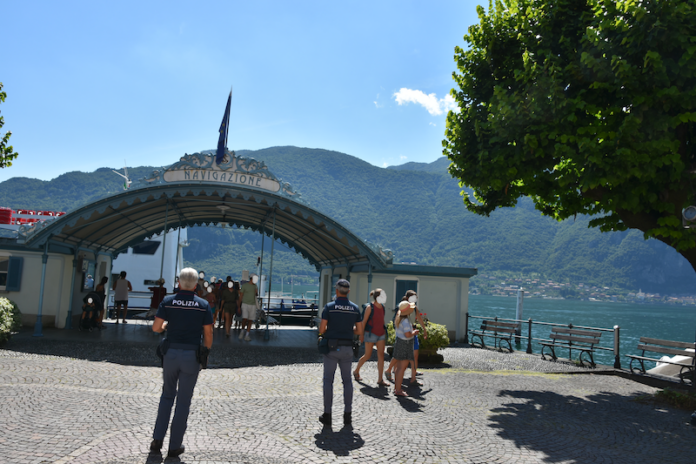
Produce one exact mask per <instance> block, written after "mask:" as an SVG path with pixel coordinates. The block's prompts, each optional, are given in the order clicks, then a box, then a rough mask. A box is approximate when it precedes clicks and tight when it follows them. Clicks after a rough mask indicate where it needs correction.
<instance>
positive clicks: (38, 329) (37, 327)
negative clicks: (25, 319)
mask: <svg viewBox="0 0 696 464" xmlns="http://www.w3.org/2000/svg"><path fill="white" fill-rule="evenodd" d="M47 262H48V240H46V245H44V252H43V255H42V256H41V289H40V290H39V292H40V293H39V314H37V315H36V323H35V324H34V336H35V337H43V323H42V321H41V317H42V313H43V299H44V288H45V286H46V263H47Z"/></svg>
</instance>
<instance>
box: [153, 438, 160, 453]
mask: <svg viewBox="0 0 696 464" xmlns="http://www.w3.org/2000/svg"><path fill="white" fill-rule="evenodd" d="M150 451H152V452H153V453H161V452H162V440H152V443H150Z"/></svg>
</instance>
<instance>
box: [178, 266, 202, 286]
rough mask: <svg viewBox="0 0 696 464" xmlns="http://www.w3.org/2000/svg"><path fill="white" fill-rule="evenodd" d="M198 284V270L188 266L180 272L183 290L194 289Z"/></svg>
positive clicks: (180, 284)
mask: <svg viewBox="0 0 696 464" xmlns="http://www.w3.org/2000/svg"><path fill="white" fill-rule="evenodd" d="M196 284H198V272H196V270H195V269H193V268H192V267H187V268H184V269H182V270H181V272H180V273H179V286H180V287H181V289H182V290H194V289H195V288H196Z"/></svg>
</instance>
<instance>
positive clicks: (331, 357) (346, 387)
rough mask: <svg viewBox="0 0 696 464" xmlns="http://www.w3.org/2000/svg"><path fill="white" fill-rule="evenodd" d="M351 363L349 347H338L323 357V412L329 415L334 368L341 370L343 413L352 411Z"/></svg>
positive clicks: (351, 351)
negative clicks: (337, 367)
mask: <svg viewBox="0 0 696 464" xmlns="http://www.w3.org/2000/svg"><path fill="white" fill-rule="evenodd" d="M352 362H353V349H352V348H351V347H350V346H339V347H338V350H336V351H329V353H328V354H325V355H324V412H325V413H327V414H331V407H332V406H333V383H334V377H335V374H336V366H337V365H338V366H339V367H340V368H341V380H342V381H343V403H344V405H345V408H344V412H351V411H352V410H353V409H352V408H353V406H352V405H353V379H352V377H351V372H350V368H351V364H352Z"/></svg>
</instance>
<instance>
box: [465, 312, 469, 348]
mask: <svg viewBox="0 0 696 464" xmlns="http://www.w3.org/2000/svg"><path fill="white" fill-rule="evenodd" d="M464 343H465V344H466V345H468V344H469V311H467V312H466V318H465V320H464Z"/></svg>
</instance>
